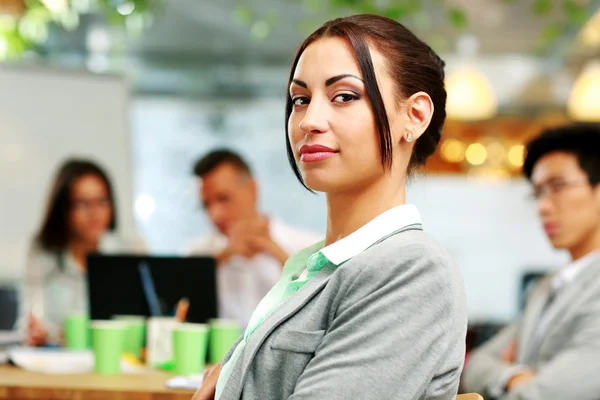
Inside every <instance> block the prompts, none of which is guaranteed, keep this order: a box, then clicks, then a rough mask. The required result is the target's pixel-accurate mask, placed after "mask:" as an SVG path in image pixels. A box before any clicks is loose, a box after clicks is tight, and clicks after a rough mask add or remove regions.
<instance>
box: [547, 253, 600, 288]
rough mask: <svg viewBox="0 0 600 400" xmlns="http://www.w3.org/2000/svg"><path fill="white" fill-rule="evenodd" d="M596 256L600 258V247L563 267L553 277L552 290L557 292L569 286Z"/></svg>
mask: <svg viewBox="0 0 600 400" xmlns="http://www.w3.org/2000/svg"><path fill="white" fill-rule="evenodd" d="M596 258H600V249H598V250H594V251H592V252H591V253H588V254H586V255H585V256H583V257H581V258H579V259H577V260H575V261H572V262H571V263H569V264H568V265H566V266H564V267H562V268H561V269H560V270H559V271H558V272H557V273H556V274H555V275H554V277H553V278H552V290H553V291H554V292H557V291H559V290H561V289H562V288H564V287H565V286H567V285H568V284H569V283H571V282H572V281H573V280H574V279H575V278H576V277H577V275H579V274H580V273H581V271H583V270H584V269H585V267H587V266H589V265H591V264H593V261H594V260H595V259H596Z"/></svg>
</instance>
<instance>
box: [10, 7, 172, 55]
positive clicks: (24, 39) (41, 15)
mask: <svg viewBox="0 0 600 400" xmlns="http://www.w3.org/2000/svg"><path fill="white" fill-rule="evenodd" d="M164 1H165V0H119V1H117V0H68V1H65V6H64V7H60V8H54V9H53V8H50V7H47V6H46V4H47V3H46V2H44V1H41V0H26V1H25V6H26V7H25V12H24V14H23V15H21V16H19V17H15V16H11V15H4V14H2V13H1V11H0V62H1V61H3V60H6V59H14V58H18V57H20V56H22V55H23V54H24V53H25V52H26V51H27V50H30V49H34V48H35V47H36V46H37V45H39V44H40V43H43V42H44V41H45V40H46V39H47V37H48V30H49V26H50V24H55V25H58V26H61V27H62V28H64V29H66V30H74V29H76V28H77V27H78V26H79V21H80V17H81V16H82V15H83V14H87V13H91V12H97V13H98V14H100V15H102V16H103V17H104V18H105V19H106V21H107V22H109V23H111V24H118V25H122V26H123V27H125V28H126V29H127V30H128V31H129V32H131V33H132V34H139V33H140V31H141V30H142V29H143V28H144V26H145V25H147V22H148V21H149V20H150V17H151V16H152V14H154V13H156V12H158V10H160V9H161V7H162V6H163V2H164Z"/></svg>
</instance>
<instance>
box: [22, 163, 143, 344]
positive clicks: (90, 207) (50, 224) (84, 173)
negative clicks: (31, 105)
mask: <svg viewBox="0 0 600 400" xmlns="http://www.w3.org/2000/svg"><path fill="white" fill-rule="evenodd" d="M116 227H117V212H116V205H115V196H114V192H113V188H112V184H111V182H110V180H109V178H108V175H107V174H106V173H105V172H104V170H103V169H102V168H101V167H100V166H98V165H97V164H95V163H93V162H91V161H88V160H78V159H71V160H68V161H66V162H65V163H64V164H63V165H62V166H61V167H60V169H59V171H58V173H57V175H56V177H55V179H54V183H53V185H52V189H51V192H50V196H49V200H48V205H47V209H46V213H45V216H44V219H43V222H42V224H41V228H40V230H39V233H38V234H37V235H36V237H35V239H34V240H33V243H32V244H31V246H30V248H29V252H28V254H27V258H26V265H25V282H24V285H23V288H22V294H21V303H20V318H19V321H18V325H19V328H20V329H21V330H25V332H26V342H27V344H28V345H31V346H42V345H46V344H59V343H60V342H61V336H62V327H63V324H64V320H65V318H66V317H67V316H68V315H70V314H75V313H87V312H88V304H87V302H88V298H87V283H86V278H85V275H86V267H87V265H86V263H87V262H86V259H87V256H88V254H90V253H95V252H101V251H105V250H117V249H119V247H120V244H119V243H118V242H119V241H118V240H117V238H116V237H115V236H114V235H113V232H114V231H115V229H116ZM135 247H137V248H138V249H141V248H143V246H142V245H141V244H139V245H138V246H135Z"/></svg>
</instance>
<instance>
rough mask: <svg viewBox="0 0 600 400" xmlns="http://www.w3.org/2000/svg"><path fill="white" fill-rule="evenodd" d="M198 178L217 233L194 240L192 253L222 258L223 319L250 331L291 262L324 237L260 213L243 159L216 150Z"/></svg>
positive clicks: (203, 160) (198, 165)
mask: <svg viewBox="0 0 600 400" xmlns="http://www.w3.org/2000/svg"><path fill="white" fill-rule="evenodd" d="M194 174H195V175H196V176H197V177H198V178H199V182H200V198H201V201H202V204H203V206H204V209H205V211H206V213H207V215H208V217H209V218H210V219H211V221H212V222H213V224H214V226H215V228H216V231H215V232H214V233H212V234H209V235H207V236H205V237H201V238H199V239H197V240H195V241H194V242H193V243H192V245H191V247H190V248H189V251H188V253H189V254H193V255H211V256H214V257H215V258H216V259H217V263H218V265H219V267H218V274H217V275H218V293H219V316H220V317H221V318H226V319H233V320H236V321H237V322H239V323H240V324H241V325H242V326H246V325H247V324H248V321H249V320H250V317H251V316H252V312H253V311H254V309H255V308H256V306H257V305H258V303H259V302H260V300H262V298H263V297H264V296H265V295H266V294H267V292H268V291H269V289H271V287H272V286H273V285H274V284H275V283H277V281H278V280H279V278H280V277H281V270H282V268H283V265H284V263H285V261H286V260H287V259H288V257H289V256H291V255H292V254H293V253H296V252H297V251H299V250H302V249H304V248H306V247H308V246H310V245H312V244H314V243H316V242H318V241H319V240H320V239H321V238H320V237H319V236H318V235H316V234H313V233H311V232H308V231H305V230H302V229H298V228H295V227H291V226H289V225H287V224H285V223H284V222H283V221H281V220H279V219H277V218H271V217H267V216H265V215H263V214H262V213H261V212H260V211H259V209H258V187H257V183H256V181H255V180H254V178H253V176H252V173H251V171H250V168H249V166H248V164H247V163H246V162H245V161H244V160H243V159H242V158H241V157H240V156H239V155H238V154H236V153H234V152H232V151H230V150H224V149H223V150H216V151H213V152H211V153H209V154H207V155H205V156H204V157H202V158H201V159H200V160H199V161H198V162H197V163H196V165H195V166H194Z"/></svg>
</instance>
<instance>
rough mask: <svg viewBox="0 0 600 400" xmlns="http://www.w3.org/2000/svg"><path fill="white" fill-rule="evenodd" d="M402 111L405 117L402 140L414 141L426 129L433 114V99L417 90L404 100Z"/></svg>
mask: <svg viewBox="0 0 600 400" xmlns="http://www.w3.org/2000/svg"><path fill="white" fill-rule="evenodd" d="M405 104H406V108H405V109H404V112H405V113H406V115H405V117H406V119H407V124H406V132H404V135H403V136H404V140H406V141H407V142H412V141H416V140H417V139H418V138H419V137H421V135H422V134H423V133H424V132H425V131H426V130H427V127H428V126H429V123H430V122H431V117H432V116H433V101H432V100H431V97H429V95H428V94H427V93H425V92H417V93H415V94H413V95H412V96H410V97H409V98H408V100H407V101H406V103H405Z"/></svg>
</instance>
